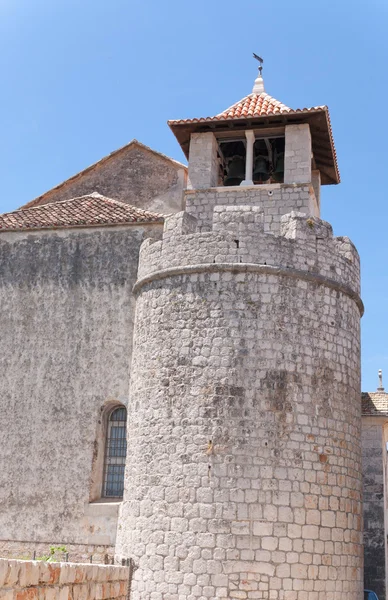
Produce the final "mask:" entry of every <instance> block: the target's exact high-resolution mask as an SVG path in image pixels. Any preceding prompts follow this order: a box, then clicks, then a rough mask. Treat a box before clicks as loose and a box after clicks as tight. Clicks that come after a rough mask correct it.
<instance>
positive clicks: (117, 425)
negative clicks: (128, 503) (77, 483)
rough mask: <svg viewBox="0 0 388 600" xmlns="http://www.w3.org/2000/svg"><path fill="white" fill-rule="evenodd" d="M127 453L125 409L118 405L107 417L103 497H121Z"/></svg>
mask: <svg viewBox="0 0 388 600" xmlns="http://www.w3.org/2000/svg"><path fill="white" fill-rule="evenodd" d="M126 455H127V410H126V408H125V407H124V406H119V407H117V408H115V409H114V410H112V411H111V413H110V414H109V417H108V423H107V430H106V440H105V460H104V480H103V488H102V497H103V498H122V496H123V492H124V470H125V458H126Z"/></svg>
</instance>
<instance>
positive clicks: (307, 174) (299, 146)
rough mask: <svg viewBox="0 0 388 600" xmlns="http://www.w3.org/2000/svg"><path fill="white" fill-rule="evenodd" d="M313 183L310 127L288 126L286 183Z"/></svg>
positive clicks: (285, 166)
mask: <svg viewBox="0 0 388 600" xmlns="http://www.w3.org/2000/svg"><path fill="white" fill-rule="evenodd" d="M310 182H311V134H310V126H309V125H308V124H307V123H305V124H303V125H286V147H285V155H284V183H310Z"/></svg>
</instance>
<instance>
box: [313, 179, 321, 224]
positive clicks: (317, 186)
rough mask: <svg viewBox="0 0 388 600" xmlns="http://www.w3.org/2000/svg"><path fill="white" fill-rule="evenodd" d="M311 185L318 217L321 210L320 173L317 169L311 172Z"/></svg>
mask: <svg viewBox="0 0 388 600" xmlns="http://www.w3.org/2000/svg"><path fill="white" fill-rule="evenodd" d="M311 183H312V186H313V188H314V193H315V199H316V201H317V208H318V215H319V213H320V210H321V173H320V171H318V169H314V171H312V172H311Z"/></svg>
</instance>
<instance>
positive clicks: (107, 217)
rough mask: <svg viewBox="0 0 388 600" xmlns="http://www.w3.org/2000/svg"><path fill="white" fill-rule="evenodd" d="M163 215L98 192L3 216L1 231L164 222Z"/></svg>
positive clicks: (1, 218) (0, 222)
mask: <svg viewBox="0 0 388 600" xmlns="http://www.w3.org/2000/svg"><path fill="white" fill-rule="evenodd" d="M163 219H164V217H163V215H160V214H157V213H153V212H149V211H147V210H143V209H141V208H137V207H135V206H130V205H129V204H125V203H124V202H119V201H117V200H113V199H112V198H106V197H105V196H101V195H100V194H97V193H96V192H94V193H92V194H90V195H87V196H81V197H79V198H73V199H72V200H64V201H62V202H52V203H51V204H43V205H41V206H35V207H31V208H22V209H19V210H15V211H13V212H9V213H4V214H3V215H0V232H1V231H20V230H29V229H55V228H62V227H88V226H93V225H119V224H130V223H162V222H163Z"/></svg>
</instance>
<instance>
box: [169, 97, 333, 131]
mask: <svg viewBox="0 0 388 600" xmlns="http://www.w3.org/2000/svg"><path fill="white" fill-rule="evenodd" d="M324 110H327V107H326V106H315V107H313V108H298V109H296V110H293V109H292V108H290V107H289V106H286V105H285V104H283V102H279V100H276V99H275V98H273V97H272V96H270V95H269V94H266V93H265V92H262V93H261V94H255V93H252V94H249V96H245V98H242V100H239V101H238V102H235V103H234V104H232V106H230V107H229V108H227V109H226V110H223V111H222V112H220V113H218V115H215V116H214V117H200V118H198V119H180V120H177V121H168V124H169V125H170V126H171V125H178V124H183V123H209V122H210V123H211V122H212V121H228V120H236V119H248V118H255V117H267V116H270V115H280V114H294V113H303V112H312V111H324Z"/></svg>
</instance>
